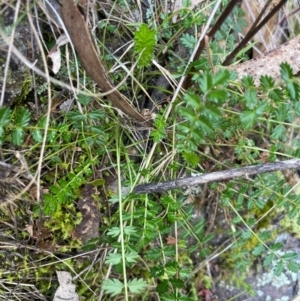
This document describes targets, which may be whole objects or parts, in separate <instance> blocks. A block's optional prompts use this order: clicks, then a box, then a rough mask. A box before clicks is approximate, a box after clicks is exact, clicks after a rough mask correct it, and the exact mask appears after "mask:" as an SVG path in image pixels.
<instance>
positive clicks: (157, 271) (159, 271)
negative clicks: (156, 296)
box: [150, 266, 190, 278]
mask: <svg viewBox="0 0 300 301" xmlns="http://www.w3.org/2000/svg"><path fill="white" fill-rule="evenodd" d="M164 273H165V270H164V268H163V267H161V266H155V267H152V268H150V275H151V277H154V278H157V277H159V276H162V275H163V274H164ZM189 275H190V274H189Z"/></svg>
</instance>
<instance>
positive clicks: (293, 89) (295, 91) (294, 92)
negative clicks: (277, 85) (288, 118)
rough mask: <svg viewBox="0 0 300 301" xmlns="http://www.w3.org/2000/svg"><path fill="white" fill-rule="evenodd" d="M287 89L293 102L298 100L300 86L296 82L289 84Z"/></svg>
mask: <svg viewBox="0 0 300 301" xmlns="http://www.w3.org/2000/svg"><path fill="white" fill-rule="evenodd" d="M286 89H287V92H288V95H289V97H290V99H291V100H294V101H295V100H298V99H299V96H300V86H299V84H298V83H296V82H288V83H287V84H286Z"/></svg>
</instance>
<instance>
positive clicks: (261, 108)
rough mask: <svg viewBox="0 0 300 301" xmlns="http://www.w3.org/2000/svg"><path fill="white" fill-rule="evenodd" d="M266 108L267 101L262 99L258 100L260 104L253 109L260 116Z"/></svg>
mask: <svg viewBox="0 0 300 301" xmlns="http://www.w3.org/2000/svg"><path fill="white" fill-rule="evenodd" d="M267 108H268V102H267V101H266V100H263V101H262V102H260V104H259V105H258V107H257V108H256V109H255V113H256V114H257V115H258V116H261V115H262V114H264V113H265V111H266V109H267Z"/></svg>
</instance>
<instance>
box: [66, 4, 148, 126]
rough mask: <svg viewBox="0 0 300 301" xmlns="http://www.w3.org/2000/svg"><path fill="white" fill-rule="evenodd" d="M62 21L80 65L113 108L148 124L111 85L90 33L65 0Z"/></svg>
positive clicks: (76, 11) (78, 14)
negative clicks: (108, 92)
mask: <svg viewBox="0 0 300 301" xmlns="http://www.w3.org/2000/svg"><path fill="white" fill-rule="evenodd" d="M61 13H62V19H63V21H64V23H65V26H66V28H67V29H68V33H69V35H70V37H71V40H72V43H73V44H74V47H75V49H76V51H77V53H78V55H79V57H80V59H81V64H82V66H83V68H84V70H85V71H86V73H87V74H88V75H89V76H90V77H91V78H92V79H93V80H94V81H95V82H96V83H97V85H98V86H99V87H100V89H101V90H102V91H104V92H106V91H111V93H110V94H108V95H107V97H108V98H109V100H110V101H111V103H112V104H113V106H115V107H116V108H118V109H120V110H121V111H122V112H123V113H125V114H127V115H128V116H130V117H132V118H134V119H135V120H138V121H141V122H144V123H145V124H148V125H150V123H149V122H148V121H147V120H146V119H145V117H144V116H143V115H141V114H140V113H139V112H138V111H137V110H136V109H135V108H134V106H133V105H132V104H131V102H130V101H129V100H128V99H127V98H126V97H125V96H124V95H123V94H122V93H120V92H119V91H118V90H116V89H115V88H114V87H113V85H112V84H111V82H110V80H109V78H108V75H107V72H106V69H105V67H104V64H103V62H102V60H101V59H100V58H99V56H98V54H97V52H96V49H95V47H94V45H93V42H92V39H91V37H90V33H89V31H88V28H87V26H86V23H85V21H84V18H83V16H82V14H81V13H80V11H79V10H78V8H77V7H76V5H75V3H74V1H73V0H65V1H64V4H63V7H62V11H61Z"/></svg>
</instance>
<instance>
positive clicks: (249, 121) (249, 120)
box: [240, 111, 257, 129]
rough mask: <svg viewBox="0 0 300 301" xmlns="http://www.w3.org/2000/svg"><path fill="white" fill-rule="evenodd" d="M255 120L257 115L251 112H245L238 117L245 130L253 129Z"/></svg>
mask: <svg viewBox="0 0 300 301" xmlns="http://www.w3.org/2000/svg"><path fill="white" fill-rule="evenodd" d="M256 118H257V115H256V114H255V112H253V111H245V112H243V113H242V114H241V115H240V119H241V122H242V123H243V124H244V126H245V128H246V129H250V128H252V127H253V125H254V123H255V121H256Z"/></svg>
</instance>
